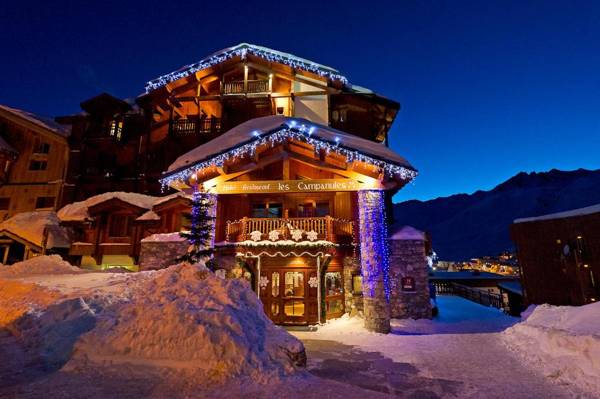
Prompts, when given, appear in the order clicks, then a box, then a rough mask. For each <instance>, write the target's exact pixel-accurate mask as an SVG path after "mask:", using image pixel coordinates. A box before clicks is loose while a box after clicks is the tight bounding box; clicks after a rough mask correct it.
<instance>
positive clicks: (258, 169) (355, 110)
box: [56, 43, 430, 331]
mask: <svg viewBox="0 0 600 399" xmlns="http://www.w3.org/2000/svg"><path fill="white" fill-rule="evenodd" d="M81 108H82V109H83V111H84V112H82V113H79V114H76V115H71V116H62V117H58V118H56V121H57V122H59V123H60V124H62V125H63V126H67V127H68V129H69V132H70V133H69V135H68V136H67V140H68V145H69V156H68V157H67V159H68V161H66V164H65V171H64V179H63V180H62V187H61V190H60V197H57V199H56V208H57V209H58V208H61V207H62V206H63V205H67V204H70V203H73V202H76V201H83V200H86V199H89V198H90V197H93V196H97V195H99V194H102V193H108V192H135V193H139V194H145V195H147V196H156V197H158V196H164V195H167V194H172V193H176V192H181V193H183V194H187V195H192V194H193V193H194V192H205V193H208V194H210V198H211V199H212V204H213V212H214V214H215V215H216V223H215V227H214V243H215V244H214V245H215V248H216V255H215V256H216V258H217V260H218V261H219V262H220V263H221V264H223V265H227V266H224V268H227V269H231V268H233V269H236V268H239V269H241V270H243V274H244V275H245V276H246V277H247V278H248V279H249V280H250V281H251V284H252V287H253V289H255V290H256V291H257V294H258V295H259V297H260V298H261V300H262V301H263V303H264V305H265V312H266V313H267V315H268V316H269V317H271V319H272V320H273V321H275V322H276V323H280V324H312V323H317V322H320V321H324V320H325V319H326V318H331V317H338V316H340V315H342V314H343V313H344V312H350V311H351V308H358V309H360V310H362V311H364V314H365V318H366V325H367V327H369V328H370V329H372V330H375V331H386V330H389V317H390V312H391V314H392V316H398V314H394V313H398V312H404V314H408V315H413V316H415V317H417V316H418V317H422V316H427V314H428V312H430V309H429V308H428V307H429V300H428V297H427V295H428V294H423V292H426V291H427V287H426V284H427V282H426V276H425V277H423V276H422V274H423V273H425V274H426V264H425V249H424V247H425V244H424V242H423V241H425V239H423V240H418V239H416V240H415V239H414V237H409V238H410V239H411V240H412V241H411V242H412V244H411V245H413V246H416V248H417V250H415V249H414V248H408V249H406V243H404V242H403V243H402V244H401V245H398V243H396V242H391V241H390V238H389V237H390V236H393V237H396V238H399V239H402V234H395V235H394V234H392V233H394V232H388V228H390V226H391V225H392V220H391V218H390V216H391V198H392V196H393V195H394V194H395V193H396V192H397V191H398V190H400V189H401V188H402V187H403V186H404V185H405V184H407V183H408V182H410V181H411V180H412V179H413V178H414V177H415V176H416V170H415V168H413V166H411V164H410V163H409V162H408V161H406V160H405V159H404V158H403V157H401V156H400V155H398V154H397V153H395V152H394V151H393V150H391V149H390V148H389V146H388V144H389V138H388V132H389V129H390V127H391V125H392V123H393V121H394V119H395V117H396V114H397V113H398V111H399V108H400V105H399V104H398V103H397V102H395V101H393V100H390V99H387V98H385V97H382V96H380V95H378V94H376V93H374V92H372V91H370V90H368V89H366V88H363V87H359V86H355V85H352V84H350V83H349V81H348V80H347V78H346V77H345V76H343V75H342V73H341V72H339V71H338V70H336V69H333V68H331V67H328V66H324V65H320V64H317V63H315V62H313V61H309V60H306V59H303V58H299V57H296V56H294V55H291V54H287V53H282V52H279V51H275V50H272V49H268V48H265V47H261V46H256V45H250V44H245V43H242V44H239V45H237V46H234V47H230V48H227V49H224V50H221V51H218V52H216V53H214V54H212V55H209V56H208V57H205V58H204V59H202V60H200V61H198V62H196V63H194V64H191V65H187V66H184V67H182V68H180V69H179V70H176V71H174V72H171V73H169V74H166V75H163V76H160V77H158V78H156V79H154V80H152V81H149V82H148V83H147V84H146V87H145V93H144V94H142V95H140V96H138V97H137V98H136V99H135V100H121V99H118V98H115V97H113V96H111V95H109V94H106V93H104V94H100V95H98V96H96V97H94V98H91V99H89V100H86V101H84V102H82V103H81ZM58 139H61V140H63V141H64V137H58ZM183 194H180V195H183ZM183 197H186V195H183ZM183 197H177V198H183ZM123 198H125V197H121V198H120V200H119V201H113V202H111V203H110V204H107V205H106V206H103V207H99V205H98V204H97V202H96V203H94V205H93V208H94V209H95V211H97V212H100V211H103V212H109V214H110V213H113V214H117V213H119V211H118V209H117V208H119V207H125V208H127V207H126V206H125V205H124V203H125V202H127V201H126V200H123ZM113 199H114V198H113ZM159 202H160V200H159ZM148 204H150V205H148V206H146V207H145V208H144V209H142V208H143V207H138V208H139V209H137V210H136V208H135V206H136V204H133V205H132V204H130V205H132V206H130V207H129V208H127V209H129V210H128V212H129V211H131V212H133V215H129V216H128V219H126V221H125V222H122V221H119V223H120V225H119V229H112V230H114V231H116V230H119V231H121V232H122V233H121V234H122V235H123V236H129V237H130V238H131V240H135V241H140V239H143V238H144V236H146V235H148V234H150V232H151V229H145V230H140V229H139V228H138V227H139V224H140V223H142V222H144V221H147V219H148V218H146V219H144V218H141V219H140V216H142V215H147V212H149V210H150V211H151V210H152V205H151V202H148ZM178 206H179V208H178V209H180V210H183V209H185V206H181V202H180V201H179V202H178ZM136 212H137V213H136ZM63 214H64V212H63ZM58 215H59V217H60V216H61V212H60V211H59V212H58ZM154 215H156V214H155V213H154V214H153V215H150V217H149V218H150V219H152V218H153V217H154ZM157 217H158V218H159V219H160V216H157ZM173 217H174V218H177V217H178V216H177V215H175V216H173ZM91 219H93V218H90V220H86V223H87V224H86V226H87V227H86V228H88V229H90V228H91V229H93V228H95V227H94V226H95V225H94V221H93V220H91ZM113 219H114V218H113ZM115 220H116V219H115ZM71 222H72V221H71ZM69 223H70V222H69V221H65V222H64V223H62V224H63V225H68V224H69ZM106 223H110V221H107V222H106ZM113 223H116V222H115V221H113ZM163 226H165V224H164V223H163ZM169 226H171V229H173V228H179V227H180V226H181V223H179V224H178V223H171V224H169ZM71 227H72V226H71ZM107 231H111V227H110V226H109V227H108V228H107ZM134 231H135V233H134ZM140 231H146V232H147V233H143V234H141V233H140ZM155 231H158V232H168V229H167V230H165V229H162V230H160V229H158V230H155ZM87 236H89V235H85V234H84V235H83V236H80V237H79V238H78V239H77V245H75V246H73V247H72V248H71V250H70V253H69V255H70V256H72V257H73V258H77V256H79V257H80V259H81V257H83V256H91V257H95V259H97V261H101V257H98V254H97V251H98V247H97V246H95V245H96V244H97V243H89V245H90V246H88V247H85V245H84V247H85V248H82V245H83V244H86V243H85V239H86V238H85V237H87ZM94 237H96V236H94ZM96 239H98V238H96ZM82 241H83V242H82ZM142 241H143V240H142ZM126 242H129V241H127V240H122V241H121V244H124V243H126ZM130 244H132V246H135V247H136V248H137V249H136V250H137V251H138V252H135V251H134V252H132V250H131V247H128V249H127V251H129V252H127V254H128V255H130V256H131V257H132V258H133V259H134V262H136V263H137V262H138V261H139V258H140V256H141V257H142V258H143V257H144V253H143V252H144V246H143V245H142V246H139V245H133V243H131V242H130ZM161 245H165V247H164V248H163V249H162V251H167V246H168V245H169V242H168V241H162V242H161ZM123 247H124V246H123ZM111 251H113V252H114V251H117V252H118V250H115V249H111ZM403 251H404V252H403ZM140 252H141V253H140ZM165 253H166V252H165ZM403 254H408V255H406V257H403V256H404V255H403ZM415 254H416V256H415ZM411 256H412V258H410V257H411ZM409 258H410V259H409ZM411 262H412V263H411ZM407 265H408V266H407ZM142 268H143V267H142ZM421 269H423V270H424V271H423V270H421ZM407 270H408V272H407ZM411 270H412V272H411ZM415 286H416V287H415ZM402 291H406V292H402ZM407 293H413V294H414V295H413V296H412V297H409V299H406V298H407V296H406V295H404V294H407ZM403 298H404V299H403ZM415 298H420V299H415ZM419 300H420V303H419ZM409 303H410V305H407V304H409ZM390 308H391V310H390ZM407 308H408V309H407ZM417 308H419V310H416V309H417ZM399 309H400V310H399ZM411 309H412V310H411ZM411 312H412V313H411ZM414 312H421V313H418V314H416V313H414Z"/></svg>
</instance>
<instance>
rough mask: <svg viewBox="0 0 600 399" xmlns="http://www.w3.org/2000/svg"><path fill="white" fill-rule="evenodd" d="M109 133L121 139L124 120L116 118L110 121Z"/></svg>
mask: <svg viewBox="0 0 600 399" xmlns="http://www.w3.org/2000/svg"><path fill="white" fill-rule="evenodd" d="M108 134H109V135H110V136H112V137H114V138H116V139H117V140H121V137H122V134H123V121H119V120H116V119H115V120H113V121H112V122H111V123H110V129H109V131H108Z"/></svg>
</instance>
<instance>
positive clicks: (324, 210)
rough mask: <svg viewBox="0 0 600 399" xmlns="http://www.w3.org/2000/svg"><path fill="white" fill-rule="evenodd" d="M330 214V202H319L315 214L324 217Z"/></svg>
mask: <svg viewBox="0 0 600 399" xmlns="http://www.w3.org/2000/svg"><path fill="white" fill-rule="evenodd" d="M327 215H329V202H317V207H316V209H315V216H317V217H323V216H327Z"/></svg>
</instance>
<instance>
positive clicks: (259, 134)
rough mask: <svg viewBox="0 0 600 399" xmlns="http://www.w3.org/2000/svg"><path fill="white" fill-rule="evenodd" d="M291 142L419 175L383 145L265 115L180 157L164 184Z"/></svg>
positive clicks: (394, 175) (391, 172)
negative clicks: (262, 149)
mask: <svg viewBox="0 0 600 399" xmlns="http://www.w3.org/2000/svg"><path fill="white" fill-rule="evenodd" d="M288 140H295V141H299V142H303V143H307V144H309V145H310V146H312V147H313V148H314V150H315V152H319V151H325V152H326V153H330V152H332V153H336V154H339V155H341V156H344V157H345V158H346V162H348V163H352V162H355V161H357V162H363V163H366V164H369V165H372V166H375V167H377V168H380V169H381V171H382V172H383V173H384V174H385V175H386V176H387V177H389V178H391V179H400V180H404V181H410V180H412V179H414V178H415V177H416V175H417V172H416V170H415V169H414V168H413V167H412V165H411V164H410V163H409V162H408V161H407V160H405V159H404V158H403V157H401V156H400V155H398V154H397V153H395V152H394V151H392V150H391V149H390V148H388V147H386V146H385V145H383V144H380V143H376V142H373V141H369V140H366V139H363V138H360V137H357V136H353V135H350V134H347V133H344V132H341V131H339V130H335V129H332V128H330V127H327V126H323V125H319V124H315V123H312V122H310V121H308V120H306V119H300V118H289V117H285V116H266V117H262V118H255V119H252V120H250V121H248V122H245V123H242V124H241V125H238V126H237V127H235V128H233V129H231V130H230V131H228V132H227V133H225V134H223V135H221V136H219V137H217V138H215V139H213V140H211V141H210V142H208V143H206V144H203V145H201V146H199V147H197V148H195V149H193V150H192V151H190V152H188V153H187V154H184V155H182V156H181V157H179V158H177V160H175V162H174V163H173V164H171V166H169V169H168V170H167V172H165V173H164V175H163V177H162V178H161V184H162V185H163V187H166V186H172V185H175V184H178V183H183V182H187V181H188V180H189V179H190V177H192V176H193V175H196V174H197V173H198V172H199V171H201V170H203V169H205V168H211V167H218V168H220V167H223V166H224V165H225V163H226V162H228V161H233V160H235V159H240V158H242V157H245V156H251V155H253V154H254V153H255V151H256V150H257V149H258V148H261V147H265V146H267V147H269V146H270V147H274V146H276V145H278V144H282V143H284V142H285V141H288ZM296 191H303V190H302V189H298V190H296ZM337 191H348V190H344V189H339V190H337Z"/></svg>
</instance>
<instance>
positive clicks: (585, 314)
mask: <svg viewBox="0 0 600 399" xmlns="http://www.w3.org/2000/svg"><path fill="white" fill-rule="evenodd" d="M525 315H526V319H525V320H524V321H523V322H521V323H518V324H516V325H514V326H513V327H511V328H509V329H507V330H506V331H505V332H504V333H503V334H502V335H503V339H504V341H505V343H506V345H507V346H508V348H509V349H511V350H513V351H514V352H516V353H518V354H519V355H520V356H521V357H522V358H523V359H524V360H525V361H526V362H528V363H530V364H531V365H533V366H534V367H535V368H538V369H540V370H541V371H543V373H544V374H545V375H546V376H549V377H551V378H553V379H556V380H558V381H559V382H565V383H571V384H575V385H577V386H579V387H580V388H582V389H584V390H586V391H588V392H590V393H592V394H598V395H600V303H594V304H590V305H585V306H580V307H571V306H551V305H539V306H537V307H535V308H534V307H532V308H530V309H528V311H527V312H526V314H525Z"/></svg>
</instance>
